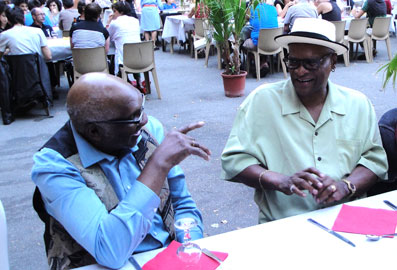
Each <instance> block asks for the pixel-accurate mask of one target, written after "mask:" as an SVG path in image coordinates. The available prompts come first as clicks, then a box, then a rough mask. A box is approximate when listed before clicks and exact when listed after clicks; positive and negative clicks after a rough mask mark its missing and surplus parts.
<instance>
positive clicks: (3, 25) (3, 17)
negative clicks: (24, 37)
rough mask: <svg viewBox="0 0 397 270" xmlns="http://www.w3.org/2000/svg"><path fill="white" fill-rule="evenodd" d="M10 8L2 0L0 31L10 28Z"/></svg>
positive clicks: (0, 5) (0, 4) (0, 6)
mask: <svg viewBox="0 0 397 270" xmlns="http://www.w3.org/2000/svg"><path fill="white" fill-rule="evenodd" d="M8 9H9V7H8V5H7V4H6V3H5V2H0V33H1V32H3V31H5V30H7V29H8V28H10V25H9V24H8V19H7V15H6V12H7V10H8Z"/></svg>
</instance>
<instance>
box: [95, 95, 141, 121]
mask: <svg viewBox="0 0 397 270" xmlns="http://www.w3.org/2000/svg"><path fill="white" fill-rule="evenodd" d="M145 101H146V98H145V95H144V94H142V106H141V113H140V114H139V117H135V118H134V119H114V120H100V121H92V122H90V123H96V124H121V125H125V124H134V125H138V124H139V123H141V121H142V117H143V111H144V109H145Z"/></svg>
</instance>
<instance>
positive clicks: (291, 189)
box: [289, 184, 295, 193]
mask: <svg viewBox="0 0 397 270" xmlns="http://www.w3.org/2000/svg"><path fill="white" fill-rule="evenodd" d="M294 187H295V185H294V184H292V185H291V186H290V187H289V191H291V193H294V190H293V188H294Z"/></svg>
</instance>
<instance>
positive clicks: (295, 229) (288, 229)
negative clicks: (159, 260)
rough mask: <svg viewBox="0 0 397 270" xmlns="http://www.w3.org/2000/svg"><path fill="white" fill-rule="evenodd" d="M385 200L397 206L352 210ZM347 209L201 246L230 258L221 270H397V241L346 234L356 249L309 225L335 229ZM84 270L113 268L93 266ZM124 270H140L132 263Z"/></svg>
mask: <svg viewBox="0 0 397 270" xmlns="http://www.w3.org/2000/svg"><path fill="white" fill-rule="evenodd" d="M293 196H296V195H293ZM385 199H387V200H390V201H391V202H394V203H397V191H392V192H388V193H383V194H380V195H377V196H373V197H369V198H365V199H361V200H357V201H353V202H350V203H348V204H349V205H352V206H364V207H371V208H381V209H388V210H391V209H390V208H388V206H386V204H384V203H383V200H385ZM341 206H342V205H336V206H333V207H328V208H325V209H321V210H317V211H313V212H309V213H305V214H301V215H297V216H294V217H289V218H284V219H280V220H277V221H273V222H268V223H265V224H260V225H256V226H252V227H248V228H245V229H240V230H236V231H231V232H227V233H224V234H219V235H215V236H211V237H207V238H203V239H200V240H196V241H195V243H197V244H199V245H200V246H201V247H205V248H207V249H210V250H217V251H223V252H227V253H229V257H228V258H227V259H226V260H225V262H224V263H223V264H222V265H221V266H220V267H218V269H305V270H310V269H313V270H314V269H336V268H339V269H382V270H388V269H396V259H395V258H396V251H397V239H395V238H394V239H381V240H379V241H378V242H370V241H367V240H366V237H365V236H364V235H358V234H357V235H356V234H350V233H341V234H342V235H344V236H345V237H347V238H348V239H349V240H351V241H352V242H353V243H354V244H356V247H352V246H350V245H348V244H347V243H345V242H343V241H341V240H340V239H338V238H336V237H334V236H332V235H331V234H329V233H327V232H325V231H323V230H321V229H320V228H318V227H317V226H314V225H313V224H310V223H309V222H308V221H307V219H308V218H313V219H315V220H316V221H318V222H320V223H321V224H323V225H325V226H327V227H328V228H331V227H332V225H333V223H334V221H335V219H336V216H337V215H338V213H339V210H340V208H341ZM236 218H238V217H236ZM159 251H160V250H153V251H149V252H145V253H141V254H137V255H134V258H135V259H136V261H137V262H138V263H139V264H140V265H143V264H145V263H146V262H147V261H148V260H150V259H151V258H153V257H154V256H155V255H156V254H157V253H158V252H159ZM78 269H79V270H99V269H101V270H103V269H107V268H103V267H100V266H98V265H91V266H87V267H82V268H78ZM121 269H122V270H134V268H133V267H132V266H131V265H130V264H129V263H127V264H126V265H125V266H124V267H123V268H121Z"/></svg>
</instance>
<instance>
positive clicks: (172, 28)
mask: <svg viewBox="0 0 397 270" xmlns="http://www.w3.org/2000/svg"><path fill="white" fill-rule="evenodd" d="M191 30H194V19H193V18H188V17H187V16H186V15H175V16H167V17H166V19H165V23H164V28H163V33H162V35H161V38H163V39H164V40H166V41H167V42H171V39H172V38H177V40H181V41H182V42H185V41H186V36H185V33H186V32H189V31H191ZM171 53H174V48H173V42H171Z"/></svg>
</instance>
